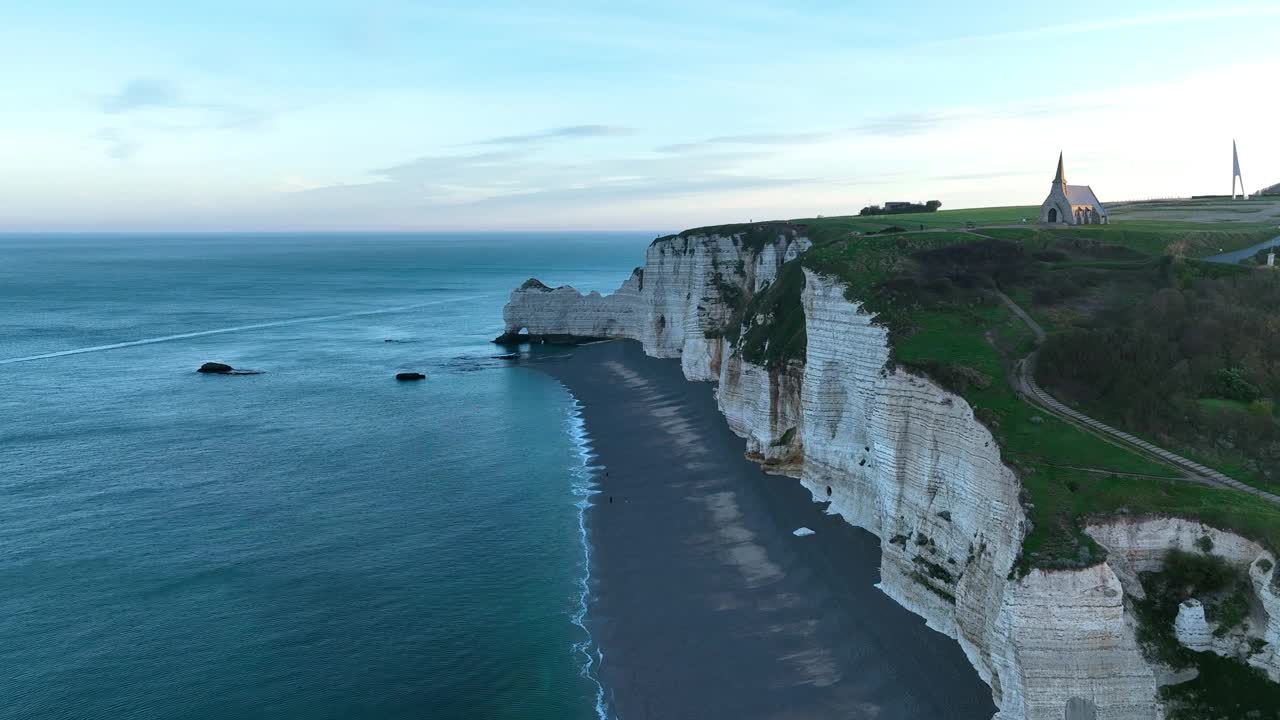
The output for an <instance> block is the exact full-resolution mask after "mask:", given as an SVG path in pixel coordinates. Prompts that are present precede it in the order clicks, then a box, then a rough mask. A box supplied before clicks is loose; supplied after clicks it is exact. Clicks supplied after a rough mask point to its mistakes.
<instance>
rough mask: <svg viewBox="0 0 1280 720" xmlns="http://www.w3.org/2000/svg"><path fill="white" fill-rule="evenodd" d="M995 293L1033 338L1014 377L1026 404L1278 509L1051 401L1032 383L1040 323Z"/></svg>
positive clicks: (1275, 499)
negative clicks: (1032, 345) (1031, 348)
mask: <svg viewBox="0 0 1280 720" xmlns="http://www.w3.org/2000/svg"><path fill="white" fill-rule="evenodd" d="M996 293H997V294H998V295H999V296H1000V299H1001V300H1003V301H1004V304H1005V305H1007V306H1008V307H1009V310H1011V311H1012V312H1013V314H1014V315H1017V316H1018V318H1020V319H1021V320H1022V322H1024V323H1026V325H1027V327H1028V328H1030V329H1031V332H1032V333H1033V334H1034V335H1035V338H1036V349H1035V350H1032V351H1031V353H1030V354H1028V355H1027V356H1026V357H1024V358H1022V359H1021V360H1019V361H1018V364H1017V368H1016V370H1015V374H1014V384H1015V385H1016V386H1017V389H1018V392H1019V393H1021V394H1022V396H1023V398H1024V399H1027V400H1029V401H1030V402H1032V403H1034V404H1035V405H1038V406H1039V407H1040V408H1042V409H1043V410H1045V411H1047V412H1049V413H1052V414H1053V415H1056V416H1058V417H1060V418H1062V419H1064V420H1067V421H1069V422H1072V423H1074V424H1076V425H1079V426H1082V427H1084V428H1085V429H1086V430H1089V431H1091V432H1094V433H1096V434H1098V435H1102V436H1105V437H1106V438H1108V439H1110V440H1112V441H1114V442H1116V443H1119V444H1121V445H1124V446H1126V447H1129V448H1132V449H1135V450H1137V451H1139V452H1141V453H1142V454H1144V455H1148V456H1151V457H1154V458H1156V459H1157V460H1160V461H1163V462H1165V463H1167V464H1169V465H1172V466H1174V467H1176V468H1178V469H1179V470H1181V471H1183V472H1185V473H1187V475H1188V476H1189V477H1188V478H1187V479H1188V480H1191V481H1193V482H1200V483H1202V484H1209V485H1215V486H1218V487H1223V488H1229V489H1232V490H1239V491H1241V492H1246V493H1249V494H1250V495H1256V496H1257V497H1259V498H1262V499H1263V500H1266V501H1268V502H1272V503H1275V504H1277V505H1280V496H1277V495H1273V494H1271V493H1269V492H1266V491H1263V490H1259V489H1257V488H1255V487H1251V486H1249V485H1246V484H1244V483H1242V482H1240V481H1239V480H1236V479H1234V478H1231V477H1228V476H1227V475H1224V474H1222V473H1220V472H1218V471H1217V470H1214V469H1212V468H1207V467H1205V466H1204V465H1201V464H1200V463H1197V462H1195V461H1194V460H1189V459H1187V458H1185V457H1182V456H1181V455H1178V454H1177V453H1173V452H1170V451H1168V450H1165V449H1164V448H1161V447H1157V446H1155V445H1152V444H1151V443H1149V442H1147V441H1146V440H1143V439H1142V438H1139V437H1134V436H1133V435H1130V434H1129V433H1127V432H1124V431H1122V430H1117V429H1116V428H1113V427H1111V426H1110V425H1107V424H1106V423H1103V422H1100V421H1098V420H1095V419H1093V418H1091V417H1089V416H1088V415H1085V414H1084V413H1082V412H1080V411H1078V410H1075V409H1073V408H1070V407H1068V406H1067V405H1066V404H1064V403H1062V402H1060V401H1058V400H1057V398H1054V397H1053V396H1052V395H1050V394H1049V393H1047V392H1045V391H1044V389H1043V388H1041V387H1040V385H1039V384H1037V383H1036V380H1035V367H1036V359H1037V358H1038V357H1039V355H1040V345H1041V344H1043V343H1044V340H1045V337H1046V334H1045V331H1044V328H1042V327H1040V323H1038V322H1036V321H1035V318H1033V317H1031V315H1029V314H1028V313H1027V311H1026V310H1023V309H1022V308H1021V307H1020V306H1019V305H1018V304H1017V303H1015V302H1014V301H1013V299H1012V298H1010V297H1009V296H1008V295H1005V294H1004V293H1003V292H1000V291H998V290H997V291H996Z"/></svg>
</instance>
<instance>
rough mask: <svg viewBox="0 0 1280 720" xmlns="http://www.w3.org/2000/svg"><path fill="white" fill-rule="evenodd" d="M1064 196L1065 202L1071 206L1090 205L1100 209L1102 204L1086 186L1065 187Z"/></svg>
mask: <svg viewBox="0 0 1280 720" xmlns="http://www.w3.org/2000/svg"><path fill="white" fill-rule="evenodd" d="M1066 194H1067V202H1069V203H1071V204H1072V205H1092V206H1094V207H1096V208H1099V209H1101V208H1102V203H1100V202H1098V196H1097V195H1094V194H1093V188H1091V187H1089V186H1088V185H1067V186H1066Z"/></svg>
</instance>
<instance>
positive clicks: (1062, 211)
mask: <svg viewBox="0 0 1280 720" xmlns="http://www.w3.org/2000/svg"><path fill="white" fill-rule="evenodd" d="M1040 222H1042V223H1050V224H1057V225H1105V224H1106V223H1107V209H1106V208H1104V207H1103V206H1102V203H1100V202H1098V196H1097V195H1094V194H1093V188H1091V187H1089V186H1088V185H1068V184H1067V175H1066V173H1065V172H1064V171H1063V169H1062V153H1058V174H1057V175H1055V176H1054V178H1053V186H1052V187H1050V188H1049V197H1047V198H1045V199H1044V202H1043V203H1041V205H1040Z"/></svg>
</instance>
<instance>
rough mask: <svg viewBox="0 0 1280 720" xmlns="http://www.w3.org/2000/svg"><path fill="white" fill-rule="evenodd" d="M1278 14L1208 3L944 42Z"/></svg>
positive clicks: (1275, 9)
mask: <svg viewBox="0 0 1280 720" xmlns="http://www.w3.org/2000/svg"><path fill="white" fill-rule="evenodd" d="M1266 18H1280V6H1276V5H1274V4H1272V5H1241V6H1227V7H1209V8H1201V9H1195V10H1174V11H1170V12H1156V13H1145V14H1141V15H1125V16H1116V17H1103V18H1093V19H1090V20H1080V21H1076V22H1067V23H1054V24H1051V25H1041V26H1037V27H1027V28H1017V29H1014V30H1006V31H1001V32H994V33H983V34H978V35H969V36H964V37H955V38H948V39H947V40H944V41H943V42H944V43H947V44H950V43H954V42H970V41H976V40H999V39H1020V38H1027V39H1032V38H1044V37H1056V36H1063V35H1080V34H1084V33H1095V32H1105V31H1108V30H1124V29H1128V28H1137V27H1152V26H1156V25H1175V24H1186V23H1196V22H1208V21H1213V20H1240V19H1245V20H1247V19H1266Z"/></svg>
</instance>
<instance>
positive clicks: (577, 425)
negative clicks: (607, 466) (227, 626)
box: [566, 388, 617, 720]
mask: <svg viewBox="0 0 1280 720" xmlns="http://www.w3.org/2000/svg"><path fill="white" fill-rule="evenodd" d="M567 390H568V388H566V391H567ZM570 397H571V398H573V395H572V393H570ZM567 424H568V432H569V438H570V440H571V441H572V442H573V446H574V449H575V450H576V451H577V453H578V459H579V465H578V466H577V467H576V468H574V470H573V476H574V483H573V494H574V496H576V497H577V498H578V500H577V501H576V502H575V503H574V506H575V507H577V508H578V538H579V540H580V542H581V544H582V574H581V575H580V576H579V579H578V587H579V593H578V607H577V608H576V609H575V611H574V613H573V617H572V621H573V624H574V625H576V626H578V628H579V629H581V630H582V633H583V635H584V636H585V639H584V640H582V641H581V642H577V643H574V645H573V652H574V653H577V654H580V655H581V656H582V657H583V663H582V667H581V669H580V670H579V674H580V675H581V676H582V677H584V678H587V679H588V680H590V681H591V682H592V683H594V684H595V686H596V697H595V709H596V717H598V718H599V719H600V720H611V718H612V720H617V716H616V715H614V716H610V714H609V705H608V702H607V701H606V699H605V691H604V684H603V683H601V682H600V677H599V674H600V668H601V667H602V666H603V665H604V651H603V650H602V649H601V648H600V647H599V646H598V645H596V644H595V639H594V638H593V637H591V631H590V630H588V629H587V622H586V620H587V608H588V605H589V600H590V594H591V542H590V540H589V539H588V537H587V508H589V507H590V506H591V496H592V495H597V494H599V492H600V490H599V489H597V485H596V482H595V477H596V472H597V471H598V470H600V466H598V465H594V464H592V461H593V460H594V459H595V454H594V453H593V452H592V451H591V438H590V436H588V435H587V428H586V424H585V423H584V422H583V420H582V403H580V402H578V399H577V398H573V406H572V408H571V409H570V411H569V416H568V418H567ZM593 649H594V650H595V654H594V655H593V654H592V650H593Z"/></svg>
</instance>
